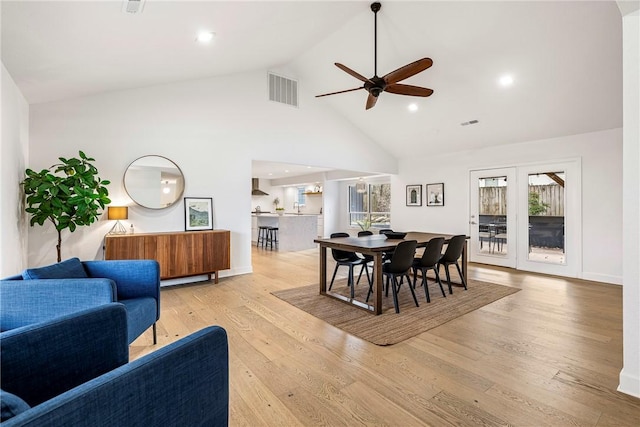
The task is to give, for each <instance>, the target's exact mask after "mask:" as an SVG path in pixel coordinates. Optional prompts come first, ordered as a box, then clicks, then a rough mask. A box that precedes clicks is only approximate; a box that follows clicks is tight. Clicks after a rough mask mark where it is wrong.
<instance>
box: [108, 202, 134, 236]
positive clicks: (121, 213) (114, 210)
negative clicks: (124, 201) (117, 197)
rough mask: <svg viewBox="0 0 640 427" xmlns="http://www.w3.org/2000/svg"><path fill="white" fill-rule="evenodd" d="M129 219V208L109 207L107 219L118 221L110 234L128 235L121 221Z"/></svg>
mask: <svg viewBox="0 0 640 427" xmlns="http://www.w3.org/2000/svg"><path fill="white" fill-rule="evenodd" d="M128 218H129V208H128V207H126V206H107V219H109V220H116V223H115V225H114V226H113V228H112V229H111V231H109V234H126V233H127V230H126V229H125V228H124V226H123V225H122V224H121V223H120V220H121V219H128Z"/></svg>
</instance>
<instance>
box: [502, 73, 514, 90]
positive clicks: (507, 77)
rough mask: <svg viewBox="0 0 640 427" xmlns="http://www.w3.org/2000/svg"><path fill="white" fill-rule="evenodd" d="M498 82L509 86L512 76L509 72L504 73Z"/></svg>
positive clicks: (511, 82)
mask: <svg viewBox="0 0 640 427" xmlns="http://www.w3.org/2000/svg"><path fill="white" fill-rule="evenodd" d="M499 82H500V85H502V86H505V87H506V86H511V85H512V84H513V76H511V75H510V74H505V75H504V76H502V77H500V80H499Z"/></svg>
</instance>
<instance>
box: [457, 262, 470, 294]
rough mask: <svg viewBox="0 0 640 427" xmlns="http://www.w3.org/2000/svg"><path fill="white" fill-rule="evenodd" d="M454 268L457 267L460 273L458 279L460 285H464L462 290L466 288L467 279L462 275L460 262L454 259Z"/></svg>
mask: <svg viewBox="0 0 640 427" xmlns="http://www.w3.org/2000/svg"><path fill="white" fill-rule="evenodd" d="M456 268H457V269H458V274H459V275H460V280H462V285H463V286H464V290H465V291H466V290H467V281H466V280H465V278H464V276H463V275H462V270H461V269H460V264H458V262H457V261H456Z"/></svg>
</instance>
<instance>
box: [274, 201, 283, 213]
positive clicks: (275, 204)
mask: <svg viewBox="0 0 640 427" xmlns="http://www.w3.org/2000/svg"><path fill="white" fill-rule="evenodd" d="M273 205H274V206H275V207H276V213H277V214H278V215H284V208H280V207H278V206H279V205H280V199H279V198H278V197H276V198H275V199H273Z"/></svg>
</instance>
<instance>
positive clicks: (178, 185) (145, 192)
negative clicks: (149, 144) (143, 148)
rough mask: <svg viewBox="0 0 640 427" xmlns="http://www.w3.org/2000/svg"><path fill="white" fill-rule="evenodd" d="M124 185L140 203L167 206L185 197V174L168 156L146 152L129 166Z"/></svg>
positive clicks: (158, 207) (161, 207)
mask: <svg viewBox="0 0 640 427" xmlns="http://www.w3.org/2000/svg"><path fill="white" fill-rule="evenodd" d="M124 189H125V191H126V192H127V194H128V195H129V197H131V199H132V200H133V201H134V202H135V203H136V204H138V205H140V206H143V207H145V208H149V209H163V208H168V207H169V206H171V205H173V204H174V203H176V202H177V201H178V200H180V198H181V197H182V193H183V191H184V175H182V171H181V170H180V168H179V167H178V165H176V164H175V163H173V162H172V161H171V160H169V159H167V158H166V157H162V156H143V157H140V158H138V159H135V160H134V161H133V162H131V164H130V165H129V167H127V170H126V171H125V173H124Z"/></svg>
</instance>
